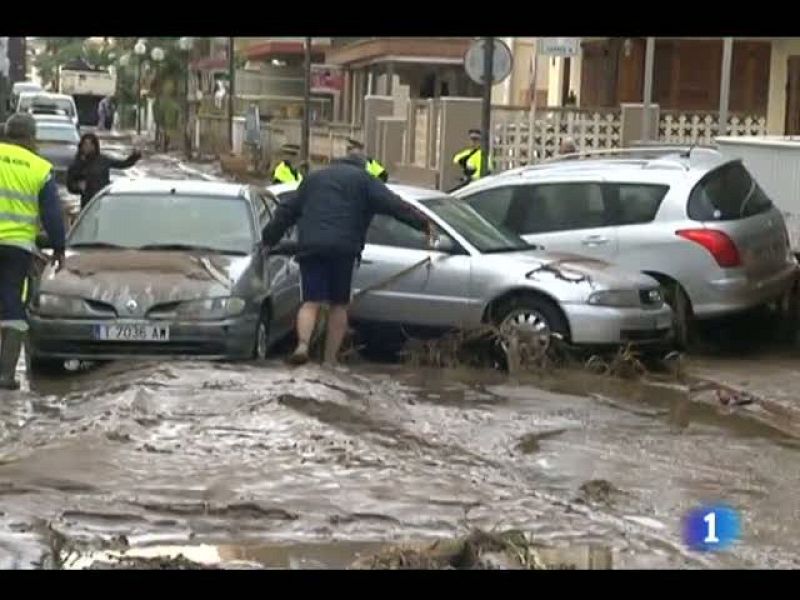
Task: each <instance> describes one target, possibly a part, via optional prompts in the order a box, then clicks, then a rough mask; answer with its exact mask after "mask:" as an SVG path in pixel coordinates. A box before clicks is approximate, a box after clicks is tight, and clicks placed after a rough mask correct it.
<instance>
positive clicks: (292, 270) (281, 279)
mask: <svg viewBox="0 0 800 600" xmlns="http://www.w3.org/2000/svg"><path fill="white" fill-rule="evenodd" d="M254 194H255V203H256V209H257V212H258V223H259V232H260V231H261V230H263V229H264V227H265V226H266V225H267V223H269V220H270V219H271V218H272V215H273V214H274V213H275V209H276V208H277V202H276V201H275V198H273V197H272V195H271V194H269V193H268V192H267V193H263V194H262V193H261V192H254ZM293 234H294V228H292V229H290V230H289V231H288V232H287V234H286V237H287V238H291V236H292V235H293ZM262 270H263V277H264V282H265V284H266V286H267V290H268V291H269V293H270V294H271V296H272V309H273V315H272V321H273V325H274V329H275V331H272V332H271V333H272V334H280V333H283V332H285V331H288V330H291V329H292V327H293V324H294V315H295V313H296V311H297V307H298V306H299V305H300V303H301V302H302V291H301V287H300V268H299V266H298V264H297V262H296V261H295V260H294V258H293V257H290V256H279V255H269V256H267V257H266V259H265V260H264V261H263V264H262Z"/></svg>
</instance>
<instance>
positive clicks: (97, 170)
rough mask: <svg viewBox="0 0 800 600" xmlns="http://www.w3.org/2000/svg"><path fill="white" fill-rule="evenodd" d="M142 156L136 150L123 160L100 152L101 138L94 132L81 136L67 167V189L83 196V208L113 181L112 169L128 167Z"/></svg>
mask: <svg viewBox="0 0 800 600" xmlns="http://www.w3.org/2000/svg"><path fill="white" fill-rule="evenodd" d="M141 157H142V155H141V153H140V152H139V151H138V150H134V151H133V152H131V154H130V155H129V156H128V158H125V159H123V160H117V159H114V158H111V157H110V156H106V155H105V154H102V153H101V152H100V140H99V139H98V138H97V136H96V135H95V134H93V133H87V134H85V135H84V136H83V137H81V142H80V144H79V145H78V154H77V155H76V156H75V160H73V161H72V164H71V165H70V166H69V169H67V189H68V190H69V191H70V192H71V193H73V194H80V196H81V210H83V208H84V207H85V206H86V204H87V203H88V202H89V200H91V199H92V198H94V195H95V194H96V193H97V192H99V191H100V190H102V189H103V188H104V187H106V186H107V185H108V184H109V183H111V169H128V168H130V167H132V166H133V165H135V164H136V163H137V162H139V159H140V158H141Z"/></svg>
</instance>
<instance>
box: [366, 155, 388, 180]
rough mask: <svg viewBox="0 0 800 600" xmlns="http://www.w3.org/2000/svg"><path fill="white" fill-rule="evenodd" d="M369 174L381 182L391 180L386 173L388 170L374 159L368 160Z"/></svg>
mask: <svg viewBox="0 0 800 600" xmlns="http://www.w3.org/2000/svg"><path fill="white" fill-rule="evenodd" d="M367 173H369V174H370V175H372V176H373V177H377V178H378V179H380V180H381V181H386V180H387V179H389V174H388V173H387V172H386V169H385V168H384V167H383V165H382V164H381V163H379V162H378V161H377V160H375V159H374V158H368V159H367Z"/></svg>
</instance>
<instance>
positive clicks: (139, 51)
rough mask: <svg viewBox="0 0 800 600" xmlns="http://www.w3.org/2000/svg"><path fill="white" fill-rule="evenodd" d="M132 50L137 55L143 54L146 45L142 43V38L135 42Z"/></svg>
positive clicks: (145, 50)
mask: <svg viewBox="0 0 800 600" xmlns="http://www.w3.org/2000/svg"><path fill="white" fill-rule="evenodd" d="M133 51H134V52H135V53H136V55H137V56H144V55H145V53H146V52H147V46H145V45H144V42H143V41H142V40H139V41H138V42H136V45H135V46H134V47H133Z"/></svg>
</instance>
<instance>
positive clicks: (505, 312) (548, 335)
mask: <svg viewBox="0 0 800 600" xmlns="http://www.w3.org/2000/svg"><path fill="white" fill-rule="evenodd" d="M494 315H495V318H494V323H495V325H496V326H497V327H498V328H499V329H500V330H501V331H503V330H504V328H506V327H523V328H525V329H526V331H527V332H528V333H529V335H528V336H526V338H527V339H526V342H527V343H529V344H530V345H532V346H534V354H535V355H536V356H541V355H542V354H545V353H547V352H549V351H550V349H551V348H552V344H551V342H552V339H553V335H557V336H560V337H561V338H562V339H564V340H566V339H567V336H568V334H569V331H568V327H567V322H566V319H565V318H564V316H563V315H562V313H561V311H560V310H559V309H558V307H557V306H556V305H555V304H554V303H553V302H552V301H550V300H547V299H544V298H541V297H538V296H533V295H520V296H514V297H512V298H509V299H508V300H505V301H503V302H502V303H501V304H499V305H498V306H497V308H496V309H495V311H494ZM504 350H505V349H504Z"/></svg>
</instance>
